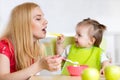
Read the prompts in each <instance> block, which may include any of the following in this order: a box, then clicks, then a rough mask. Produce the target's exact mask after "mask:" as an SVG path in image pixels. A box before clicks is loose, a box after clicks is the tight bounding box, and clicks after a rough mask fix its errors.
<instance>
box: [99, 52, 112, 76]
mask: <svg viewBox="0 0 120 80" xmlns="http://www.w3.org/2000/svg"><path fill="white" fill-rule="evenodd" d="M101 64H102V68H101V70H100V73H101V74H104V69H105V67H106V66H108V65H110V60H109V59H108V58H107V57H106V55H105V53H103V54H102V55H101Z"/></svg>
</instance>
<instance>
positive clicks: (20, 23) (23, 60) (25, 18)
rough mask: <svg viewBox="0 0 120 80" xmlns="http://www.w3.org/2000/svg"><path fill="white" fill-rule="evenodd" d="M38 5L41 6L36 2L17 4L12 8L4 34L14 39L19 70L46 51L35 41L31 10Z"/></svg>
mask: <svg viewBox="0 0 120 80" xmlns="http://www.w3.org/2000/svg"><path fill="white" fill-rule="evenodd" d="M36 7H39V6H38V5H37V4H36V3H23V4H20V5H18V6H16V7H15V8H14V9H13V10H12V13H11V17H10V20H9V23H8V26H7V30H6V32H5V34H4V35H3V37H7V38H8V39H10V40H11V41H12V44H13V46H14V54H15V60H16V69H17V70H20V69H23V68H26V67H28V66H30V65H31V64H32V63H33V62H34V61H36V60H37V59H38V58H40V57H41V56H43V53H44V51H43V48H40V43H39V41H38V40H37V41H36V42H34V41H33V34H32V26H31V21H32V19H31V11H32V10H33V9H34V8H36Z"/></svg>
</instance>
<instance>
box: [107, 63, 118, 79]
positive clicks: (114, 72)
mask: <svg viewBox="0 0 120 80" xmlns="http://www.w3.org/2000/svg"><path fill="white" fill-rule="evenodd" d="M105 78H106V80H120V67H119V66H116V65H110V66H107V67H106V68H105Z"/></svg>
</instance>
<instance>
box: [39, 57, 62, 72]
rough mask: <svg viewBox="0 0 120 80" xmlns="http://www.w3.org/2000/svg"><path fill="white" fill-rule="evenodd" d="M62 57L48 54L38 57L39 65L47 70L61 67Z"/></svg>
mask: <svg viewBox="0 0 120 80" xmlns="http://www.w3.org/2000/svg"><path fill="white" fill-rule="evenodd" d="M61 62H62V57H56V56H48V57H44V58H42V59H40V61H39V63H40V67H41V68H42V69H46V70H49V71H56V70H59V69H61Z"/></svg>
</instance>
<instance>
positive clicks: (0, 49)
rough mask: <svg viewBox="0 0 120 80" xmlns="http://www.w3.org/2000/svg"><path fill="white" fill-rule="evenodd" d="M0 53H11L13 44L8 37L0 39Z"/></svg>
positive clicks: (8, 54)
mask: <svg viewBox="0 0 120 80" xmlns="http://www.w3.org/2000/svg"><path fill="white" fill-rule="evenodd" d="M0 53H1V54H5V55H7V56H10V55H11V54H13V46H12V44H11V42H10V41H9V40H8V39H0Z"/></svg>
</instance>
